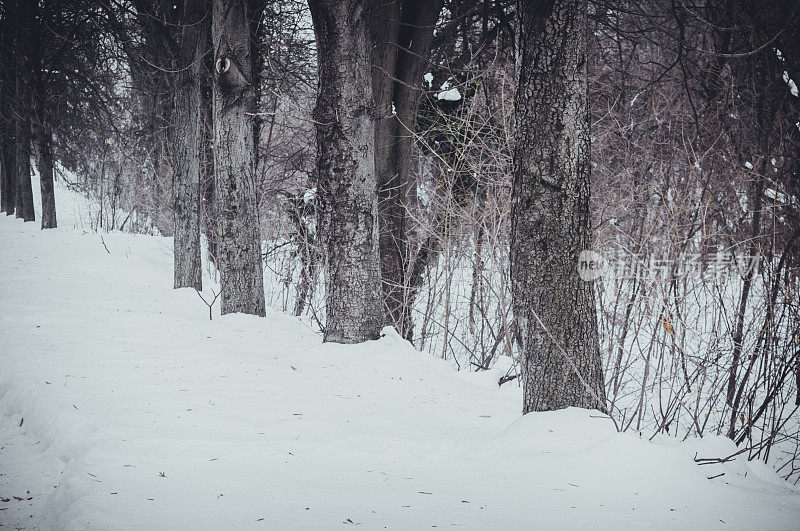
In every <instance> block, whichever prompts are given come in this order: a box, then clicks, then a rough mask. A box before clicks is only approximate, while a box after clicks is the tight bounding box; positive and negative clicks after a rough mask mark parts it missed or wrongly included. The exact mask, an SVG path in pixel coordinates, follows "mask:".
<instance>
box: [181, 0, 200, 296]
mask: <svg viewBox="0 0 800 531" xmlns="http://www.w3.org/2000/svg"><path fill="white" fill-rule="evenodd" d="M207 5H208V2H207V0H184V1H183V3H182V5H181V9H182V13H181V15H182V16H181V29H180V31H179V32H178V35H177V37H178V39H177V42H176V47H177V61H176V63H177V64H176V67H177V70H178V73H177V75H176V76H175V91H174V92H175V114H174V116H175V142H176V144H177V145H176V150H175V180H174V189H173V197H174V203H173V219H174V226H175V232H174V245H173V254H174V273H175V274H174V280H175V283H174V287H175V288H195V289H198V290H202V289H203V274H202V264H201V252H200V180H201V150H202V149H203V142H202V140H203V133H204V132H203V123H202V114H201V113H202V103H201V102H202V94H201V90H202V86H201V82H202V79H201V75H202V72H203V54H204V53H205V51H206V29H207V27H208V26H207V25H206V21H208V20H209V19H208V17H207V15H208V13H207Z"/></svg>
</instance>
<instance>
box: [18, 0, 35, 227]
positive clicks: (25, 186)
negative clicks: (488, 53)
mask: <svg viewBox="0 0 800 531" xmlns="http://www.w3.org/2000/svg"><path fill="white" fill-rule="evenodd" d="M35 10H36V6H35V4H34V2H27V1H24V0H22V1H18V2H17V5H16V15H17V17H18V18H16V38H15V39H14V59H15V60H14V65H15V68H16V96H15V98H14V101H15V105H16V111H17V112H16V114H17V119H16V121H15V134H14V140H15V145H16V148H15V149H16V163H17V168H16V170H17V171H16V188H15V190H14V209H15V211H16V216H17V217H18V218H22V219H23V220H25V221H35V219H36V215H35V212H34V210H33V188H32V186H31V151H30V150H31V120H30V117H31V96H32V94H31V64H30V63H31V61H30V52H31V42H30V40H31V39H30V37H31V29H32V25H33V21H34V16H35Z"/></svg>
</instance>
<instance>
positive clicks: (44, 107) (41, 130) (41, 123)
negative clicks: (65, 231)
mask: <svg viewBox="0 0 800 531" xmlns="http://www.w3.org/2000/svg"><path fill="white" fill-rule="evenodd" d="M44 29H45V28H44V26H43V25H42V22H41V20H40V18H39V17H35V19H34V21H33V22H32V28H31V39H32V43H31V44H32V46H31V50H30V67H31V68H30V76H31V79H32V80H35V85H33V88H34V91H33V99H32V101H33V106H32V108H31V113H30V116H31V117H32V124H33V133H34V135H33V136H34V140H35V142H36V154H37V162H36V165H37V167H38V169H39V187H40V190H41V197H42V229H55V228H56V226H57V222H56V196H55V190H54V189H53V129H52V126H51V125H50V109H49V108H48V103H47V84H46V83H45V77H44V76H45V72H44V63H43V58H42V44H43V43H42V41H43V33H44Z"/></svg>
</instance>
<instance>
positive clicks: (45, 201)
mask: <svg viewBox="0 0 800 531" xmlns="http://www.w3.org/2000/svg"><path fill="white" fill-rule="evenodd" d="M52 146H53V131H52V129H51V128H50V124H48V123H46V122H45V123H43V124H37V126H36V151H37V154H38V162H37V166H38V168H39V180H40V183H39V184H40V188H41V192H42V228H43V229H55V228H56V227H57V226H58V223H57V222H56V195H55V190H54V189H53V148H52Z"/></svg>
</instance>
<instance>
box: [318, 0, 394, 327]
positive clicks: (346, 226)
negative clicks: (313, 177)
mask: <svg viewBox="0 0 800 531" xmlns="http://www.w3.org/2000/svg"><path fill="white" fill-rule="evenodd" d="M309 6H310V8H311V15H312V18H313V21H314V31H315V33H316V39H317V60H318V65H319V94H318V96H317V105H316V108H315V110H314V118H315V120H316V123H317V150H318V153H317V170H318V179H319V181H318V185H317V193H318V197H319V208H318V227H319V231H320V236H321V238H322V248H323V249H324V251H325V291H326V293H325V299H326V313H327V322H326V325H325V337H324V340H325V341H332V342H337V343H357V342H360V341H366V340H369V339H376V338H377V337H378V336H379V334H380V330H381V328H382V326H383V323H384V320H385V319H384V312H383V301H382V296H381V277H380V261H379V254H378V196H377V181H376V178H375V152H374V146H375V117H374V108H373V98H372V79H371V73H370V71H371V69H370V47H369V38H368V28H367V21H366V20H365V16H366V14H365V13H364V4H363V2H362V1H361V0H310V1H309Z"/></svg>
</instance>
